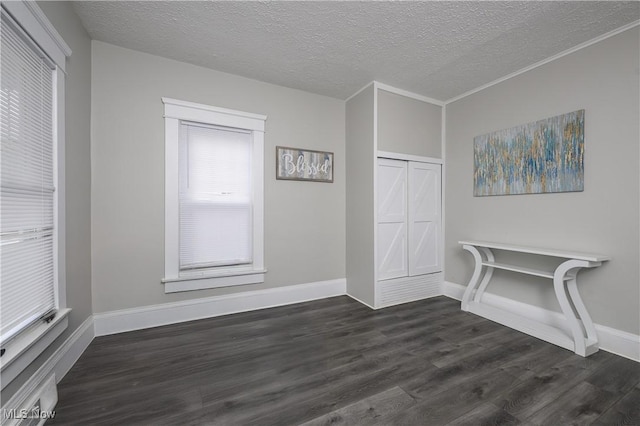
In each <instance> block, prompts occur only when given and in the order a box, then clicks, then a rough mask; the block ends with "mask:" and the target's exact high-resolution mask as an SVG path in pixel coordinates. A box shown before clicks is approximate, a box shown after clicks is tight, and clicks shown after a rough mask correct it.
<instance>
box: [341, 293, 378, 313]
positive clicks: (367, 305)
mask: <svg viewBox="0 0 640 426" xmlns="http://www.w3.org/2000/svg"><path fill="white" fill-rule="evenodd" d="M347 296H349V297H350V298H352V299H353V300H355V301H356V302H358V303H362V304H363V305H364V306H366V307H367V308H369V309H373V310H375V309H376V308H374V307H373V306H371V305H370V304H368V303H367V302H365V301H364V300H361V299H358V298H357V297H355V296H354V295H353V294H349V293H347Z"/></svg>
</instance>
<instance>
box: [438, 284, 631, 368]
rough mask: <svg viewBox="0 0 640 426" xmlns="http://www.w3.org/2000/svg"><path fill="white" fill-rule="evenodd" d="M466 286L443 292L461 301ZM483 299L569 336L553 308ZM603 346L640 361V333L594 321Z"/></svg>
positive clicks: (488, 296)
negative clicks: (558, 329)
mask: <svg viewBox="0 0 640 426" xmlns="http://www.w3.org/2000/svg"><path fill="white" fill-rule="evenodd" d="M465 289H466V286H463V285H460V284H456V283H452V282H447V281H445V282H444V284H443V286H442V294H443V295H445V296H447V297H450V298H452V299H456V300H462V295H463V294H464V290H465ZM482 299H483V300H482V301H483V302H485V303H486V304H487V305H491V306H494V307H496V308H499V309H502V310H505V311H507V312H511V313H514V314H518V315H521V316H524V317H526V318H529V319H532V320H534V321H538V322H541V323H543V324H547V325H550V326H553V327H558V328H560V329H562V330H564V331H566V332H567V333H569V335H570V330H569V329H568V328H567V326H566V323H565V321H564V316H563V315H562V314H561V313H559V312H554V311H550V310H548V309H544V308H541V307H539V306H534V305H530V304H528V303H523V302H518V301H516V300H512V299H508V298H506V297H502V296H498V295H495V294H492V293H484V295H483V297H482ZM594 325H595V328H596V333H597V334H598V340H599V343H600V349H602V350H605V351H607V352H611V353H613V354H616V355H620V356H622V357H625V358H629V359H631V360H634V361H639V362H640V336H638V335H636V334H632V333H628V332H626V331H621V330H617V329H615V328H611V327H607V326H604V325H600V324H594Z"/></svg>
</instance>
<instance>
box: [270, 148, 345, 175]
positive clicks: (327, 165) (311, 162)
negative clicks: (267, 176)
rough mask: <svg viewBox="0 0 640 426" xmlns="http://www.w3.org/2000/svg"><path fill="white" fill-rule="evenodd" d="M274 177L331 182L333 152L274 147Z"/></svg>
mask: <svg viewBox="0 0 640 426" xmlns="http://www.w3.org/2000/svg"><path fill="white" fill-rule="evenodd" d="M276 179H281V180H307V181H311V182H329V183H331V182H333V152H324V151H313V150H308V149H298V148H287V147H284V146H277V147H276Z"/></svg>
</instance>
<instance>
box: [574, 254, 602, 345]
mask: <svg viewBox="0 0 640 426" xmlns="http://www.w3.org/2000/svg"><path fill="white" fill-rule="evenodd" d="M593 266H598V265H590V267H593ZM576 273H577V271H576ZM577 284H578V283H577V279H576V277H575V276H574V277H573V278H572V279H570V280H569V281H567V290H569V297H570V298H571V302H572V303H573V306H574V307H575V308H576V311H578V315H579V316H580V320H581V321H582V325H583V326H584V331H585V332H586V333H587V339H589V340H590V341H592V342H595V343H596V346H595V349H597V348H598V346H597V342H598V335H597V334H596V328H595V326H594V325H593V321H592V320H591V316H590V315H589V312H587V308H586V307H585V306H584V303H583V302H582V298H581V297H580V293H578V285H577Z"/></svg>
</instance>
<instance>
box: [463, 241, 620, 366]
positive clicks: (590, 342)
mask: <svg viewBox="0 0 640 426" xmlns="http://www.w3.org/2000/svg"><path fill="white" fill-rule="evenodd" d="M459 244H462V248H464V249H465V250H467V251H468V252H470V253H471V254H472V255H473V257H474V259H475V262H476V265H475V270H474V271H473V275H472V276H471V280H470V281H469V285H468V286H467V289H466V290H465V292H464V295H463V296H462V305H461V307H462V310H463V311H468V312H472V313H474V314H477V315H480V316H482V317H484V318H487V319H490V320H492V321H495V322H498V323H500V324H503V325H506V326H507V327H511V328H514V329H516V330H519V331H522V332H523V333H527V334H529V335H532V336H534V337H537V338H539V339H542V340H546V341H547V342H550V343H553V344H555V345H558V346H561V347H563V348H565V349H569V350H571V351H574V352H575V353H576V354H578V355H581V356H585V357H586V356H589V355H591V354H593V353H595V352H597V351H598V336H597V335H596V330H595V328H594V326H593V322H592V321H591V317H590V316H589V313H588V312H587V309H586V307H585V306H584V303H583V302H582V299H581V298H580V294H579V293H578V286H577V280H576V276H577V275H578V272H579V271H580V269H582V268H595V267H597V266H600V265H601V264H602V262H604V261H607V260H610V257H608V256H603V255H599V254H590V253H573V252H565V251H559V250H549V249H541V248H535V247H523V246H516V245H511V244H501V243H494V242H487V241H459ZM491 249H495V250H504V251H510V252H518V253H528V254H535V255H541V256H550V257H558V258H562V259H567V260H565V261H564V262H563V263H562V264H560V266H558V267H557V268H556V269H555V271H553V272H550V271H542V270H537V269H531V268H524V267H521V266H516V265H509V264H504V263H497V262H496V261H495V258H494V256H493V252H492V251H491ZM494 269H504V270H507V271H512V272H519V273H522V274H528V275H534V276H537V277H543V278H548V279H551V280H553V288H554V290H555V294H556V298H557V299H558V303H559V304H560V308H561V309H562V313H563V314H564V318H565V320H566V322H567V325H568V329H569V330H571V334H572V336H568V335H567V334H566V333H565V332H564V331H563V330H560V329H558V328H555V327H552V326H550V325H547V324H543V323H540V322H538V321H534V320H531V319H528V318H525V317H522V316H520V315H517V314H514V313H511V312H507V311H505V310H503V309H499V308H496V307H493V306H490V305H487V304H483V303H481V302H482V295H483V294H484V291H485V290H486V288H487V285H488V284H489V281H490V280H491V277H492V275H493V270H494Z"/></svg>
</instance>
